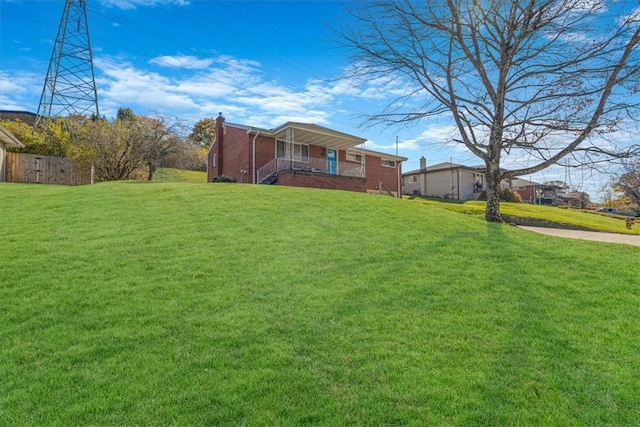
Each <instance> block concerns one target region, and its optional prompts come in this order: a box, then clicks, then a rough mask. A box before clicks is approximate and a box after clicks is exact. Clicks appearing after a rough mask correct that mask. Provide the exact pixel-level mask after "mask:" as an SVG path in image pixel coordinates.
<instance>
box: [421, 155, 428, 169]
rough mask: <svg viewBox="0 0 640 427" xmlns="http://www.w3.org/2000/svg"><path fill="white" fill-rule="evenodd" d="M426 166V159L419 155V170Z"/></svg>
mask: <svg viewBox="0 0 640 427" xmlns="http://www.w3.org/2000/svg"><path fill="white" fill-rule="evenodd" d="M426 168H427V159H426V158H425V157H424V156H422V157H420V170H425V169H426Z"/></svg>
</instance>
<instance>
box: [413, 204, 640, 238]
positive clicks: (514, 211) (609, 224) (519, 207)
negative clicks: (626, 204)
mask: <svg viewBox="0 0 640 427" xmlns="http://www.w3.org/2000/svg"><path fill="white" fill-rule="evenodd" d="M405 198H406V199H409V200H411V201H414V202H417V203H421V204H426V205H429V206H434V207H438V208H441V209H446V210H449V211H452V212H458V213H464V214H467V215H472V216H484V210H485V206H486V203H485V202H479V201H466V202H462V201H459V200H443V199H433V198H426V197H414V196H405ZM500 212H501V213H502V214H504V215H510V216H517V217H522V218H534V219H541V220H546V221H550V222H555V223H558V224H565V225H577V226H581V227H585V228H588V229H591V230H595V231H604V232H610V233H622V234H640V225H635V226H633V227H632V229H631V230H628V229H627V227H626V223H625V220H626V219H627V217H624V216H612V215H604V214H601V213H599V212H594V211H587V210H581V209H566V208H559V207H555V206H538V205H532V204H529V203H505V202H501V203H500Z"/></svg>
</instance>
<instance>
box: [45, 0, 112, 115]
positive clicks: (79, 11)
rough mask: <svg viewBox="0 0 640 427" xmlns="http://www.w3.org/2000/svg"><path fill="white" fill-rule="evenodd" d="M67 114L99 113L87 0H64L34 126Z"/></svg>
mask: <svg viewBox="0 0 640 427" xmlns="http://www.w3.org/2000/svg"><path fill="white" fill-rule="evenodd" d="M70 114H80V115H88V116H91V115H94V114H95V116H96V117H99V116H100V113H99V110H98V92H97V90H96V80H95V76H94V73H93V55H92V53H91V43H90V42H89V25H88V23H87V7H86V0H66V2H65V5H64V11H63V12H62V19H61V20H60V27H59V28H58V35H57V36H56V41H55V43H54V45H53V52H52V53H51V60H50V61H49V69H48V71H47V77H46V79H45V80H44V87H43V88H42V95H41V96H40V104H39V105H38V114H37V118H36V126H37V125H38V123H40V122H41V121H43V119H49V118H52V117H66V116H69V115H70Z"/></svg>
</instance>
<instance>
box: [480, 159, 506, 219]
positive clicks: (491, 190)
mask: <svg viewBox="0 0 640 427" xmlns="http://www.w3.org/2000/svg"><path fill="white" fill-rule="evenodd" d="M485 178H486V185H487V187H486V190H487V208H486V210H485V213H484V216H485V219H486V220H487V221H488V222H503V221H502V216H501V215H500V178H501V176H500V167H499V165H498V162H490V161H489V160H488V161H487V171H486V174H485Z"/></svg>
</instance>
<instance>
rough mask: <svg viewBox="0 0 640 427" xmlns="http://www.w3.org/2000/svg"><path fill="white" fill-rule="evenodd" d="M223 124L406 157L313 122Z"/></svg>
mask: <svg viewBox="0 0 640 427" xmlns="http://www.w3.org/2000/svg"><path fill="white" fill-rule="evenodd" d="M225 126H233V127H236V128H240V129H245V130H246V131H247V133H254V134H255V133H259V134H260V135H266V136H270V137H273V138H276V139H284V140H286V138H287V131H288V130H289V132H291V133H292V136H293V141H294V142H304V143H305V144H311V145H316V146H319V147H327V148H335V149H337V150H349V149H353V150H358V151H360V150H364V151H365V152H366V153H367V154H372V155H375V156H379V157H385V158H388V159H391V160H396V161H400V162H404V161H406V160H407V158H406V157H402V156H395V155H393V154H387V153H379V152H377V151H372V150H367V149H365V148H362V147H361V146H362V144H364V143H365V142H366V141H367V139H366V138H361V137H359V136H355V135H349V134H348V133H344V132H340V131H337V130H333V129H329V128H327V127H324V126H320V125H316V124H313V123H300V122H286V123H284V124H282V125H280V126H278V127H277V128H275V129H265V128H259V127H251V126H245V125H240V124H234V123H226V122H225Z"/></svg>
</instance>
